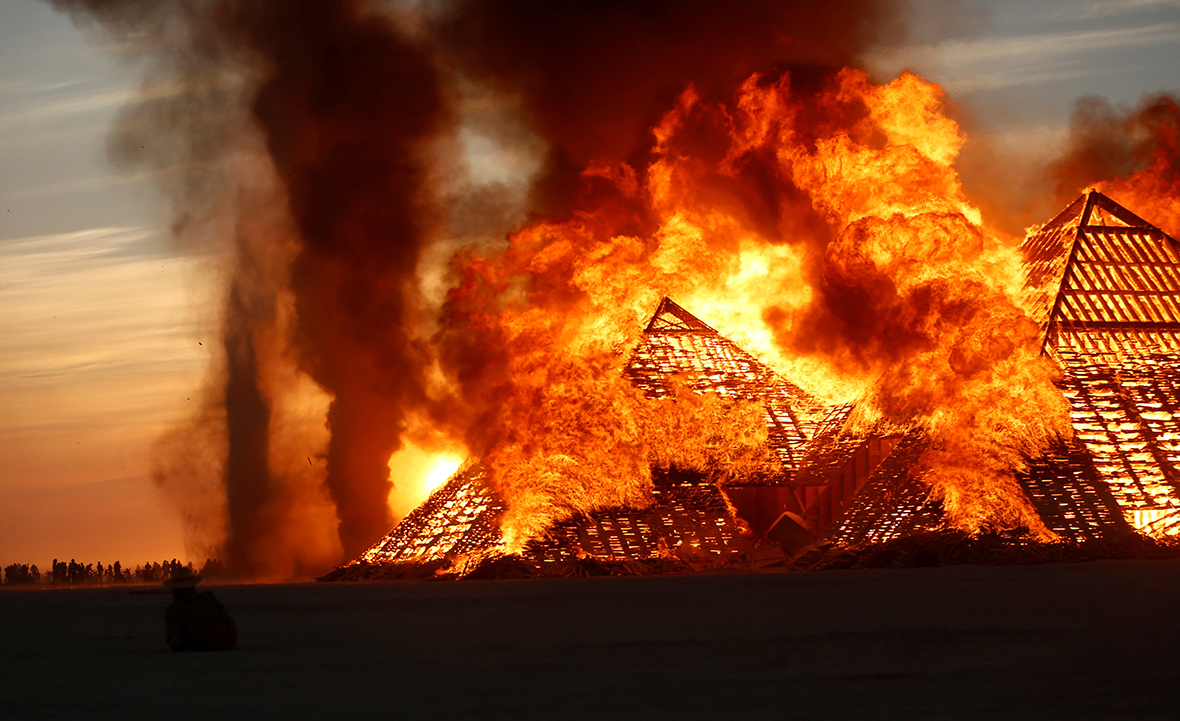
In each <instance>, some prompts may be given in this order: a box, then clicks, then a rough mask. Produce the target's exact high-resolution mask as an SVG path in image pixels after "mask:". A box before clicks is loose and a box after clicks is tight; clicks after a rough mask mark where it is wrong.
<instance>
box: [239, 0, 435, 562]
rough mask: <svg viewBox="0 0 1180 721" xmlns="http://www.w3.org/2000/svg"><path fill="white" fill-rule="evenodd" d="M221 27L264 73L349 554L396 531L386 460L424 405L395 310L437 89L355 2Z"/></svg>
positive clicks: (426, 189)
mask: <svg viewBox="0 0 1180 721" xmlns="http://www.w3.org/2000/svg"><path fill="white" fill-rule="evenodd" d="M232 21H233V25H234V27H235V29H236V30H238V31H240V32H241V33H242V36H243V38H244V39H245V41H246V43H247V44H248V45H249V46H250V48H251V49H252V50H253V51H255V52H256V53H258V55H260V56H261V60H262V62H263V63H264V64H265V65H266V66H269V67H271V68H273V74H272V75H271V76H270V77H269V79H268V80H266V81H265V82H264V83H263V85H262V86H261V88H260V90H259V92H258V95H257V97H256V100H255V103H254V108H253V110H254V115H255V117H256V118H257V121H258V123H259V124H260V126H261V127H262V129H263V131H264V132H265V134H266V138H267V146H268V148H269V150H270V154H271V158H272V160H273V162H274V165H275V168H276V170H277V172H278V176H279V178H280V180H281V182H282V184H283V185H284V186H285V188H286V191H287V195H288V200H289V203H290V211H291V215H292V218H293V219H294V221H295V224H296V226H297V228H298V231H299V235H300V239H301V244H302V250H301V251H300V252H299V254H298V257H297V258H296V260H295V262H294V266H293V268H292V280H291V286H292V290H293V291H294V292H295V295H296V299H297V300H296V303H297V305H296V309H297V312H298V332H297V338H296V344H297V347H296V350H297V353H298V354H299V356H300V358H301V363H302V365H303V367H304V369H305V370H306V371H308V372H309V373H310V374H311V375H312V377H313V378H314V379H315V380H316V381H317V382H318V383H319V384H320V385H321V386H322V387H323V388H324V389H325V390H327V391H328V392H329V393H331V394H332V395H333V396H334V400H333V401H332V406H331V409H330V411H329V414H328V426H329V429H330V431H331V441H330V445H329V449H328V487H329V490H330V492H331V494H332V498H333V500H334V501H335V502H336V506H337V513H338V516H339V519H340V540H341V543H342V545H343V548H344V553H345V556H346V557H348V558H352V557H355V556H356V555H357V554H359V553H360V552H361V551H363V550H364V549H365V548H366V547H367V546H368V545H369V544H371V543H372V542H373V541H375V540H376V539H377V538H379V537H380V536H381V535H382V534H384V533H385V532H387V531H388V530H389V528H390V526H391V525H392V519H391V517H390V513H389V507H388V502H387V497H388V494H389V490H390V484H389V469H388V467H387V462H388V459H389V456H390V454H391V453H393V452H394V451H395V450H397V449H398V448H399V447H400V445H401V440H400V438H401V433H402V431H403V430H404V428H405V425H406V420H407V416H408V414H409V413H411V412H412V411H413V409H414V408H416V407H420V405H421V403H422V402H423V401H424V391H423V382H422V367H423V365H424V363H425V358H426V355H427V351H426V349H425V348H424V347H423V346H422V345H421V344H420V343H419V342H418V341H416V340H415V338H414V337H413V334H412V333H411V332H410V330H409V329H408V322H409V319H408V317H407V311H408V309H409V307H410V306H411V303H412V298H413V294H414V288H415V286H414V283H415V269H416V266H417V263H418V258H419V254H420V251H421V248H422V246H423V244H424V243H426V242H427V240H428V239H429V237H430V236H431V233H432V223H433V222H434V220H435V218H436V216H435V214H434V205H433V203H432V198H431V193H430V184H429V182H428V176H429V172H428V170H429V165H428V163H429V159H428V157H427V148H426V147H425V146H426V144H427V143H428V141H429V140H431V139H432V138H433V137H434V136H435V134H436V133H437V132H438V131H439V130H440V129H441V128H442V127H443V125H444V121H445V120H446V113H445V108H444V103H443V99H442V94H441V92H440V90H439V78H438V76H437V73H436V69H435V66H434V63H433V61H432V58H431V56H430V55H429V53H428V52H427V51H426V50H424V49H423V48H420V47H418V46H416V45H415V44H414V43H413V42H412V41H410V40H409V39H407V38H406V37H405V36H404V35H403V34H401V33H400V32H399V31H398V29H397V28H396V27H395V26H394V25H393V23H392V22H390V21H389V20H388V19H387V18H385V17H383V16H380V15H374V14H370V13H368V12H366V6H365V4H364V3H360V2H325V3H318V2H317V3H310V2H297V3H290V2H270V3H259V2H252V3H243V4H242V5H241V6H240V7H239V8H238V9H237V11H236V12H235V13H234V14H233V16H232Z"/></svg>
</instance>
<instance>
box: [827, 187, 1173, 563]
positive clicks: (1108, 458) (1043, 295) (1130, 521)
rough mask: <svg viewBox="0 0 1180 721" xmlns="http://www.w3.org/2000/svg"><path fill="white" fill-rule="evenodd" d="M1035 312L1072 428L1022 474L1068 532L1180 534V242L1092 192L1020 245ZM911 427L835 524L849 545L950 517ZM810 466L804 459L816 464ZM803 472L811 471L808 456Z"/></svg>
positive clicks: (1047, 513) (1033, 495)
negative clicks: (924, 473) (923, 468)
mask: <svg viewBox="0 0 1180 721" xmlns="http://www.w3.org/2000/svg"><path fill="white" fill-rule="evenodd" d="M1022 251H1023V254H1024V258H1025V262H1024V270H1025V276H1026V283H1025V288H1024V301H1025V304H1026V307H1027V311H1028V313H1029V314H1030V315H1031V316H1032V317H1033V318H1034V319H1035V320H1036V321H1037V322H1038V323H1039V324H1040V327H1041V330H1042V333H1043V344H1044V345H1043V348H1044V353H1045V354H1047V355H1049V356H1050V357H1052V358H1054V359H1055V360H1056V361H1057V362H1058V364H1059V366H1060V368H1061V371H1062V378H1061V381H1060V382H1059V387H1060V388H1061V390H1062V392H1063V393H1064V394H1065V397H1066V398H1067V399H1068V401H1069V403H1070V406H1071V416H1072V421H1073V429H1074V434H1073V436H1072V437H1070V438H1064V439H1061V440H1060V441H1059V442H1057V443H1055V444H1054V446H1053V447H1052V448H1051V449H1050V451H1049V452H1048V453H1046V454H1045V455H1044V456H1042V457H1040V458H1035V459H1029V468H1028V470H1027V471H1026V472H1024V473H1021V474H1019V475H1018V480H1019V481H1020V484H1021V486H1022V487H1023V489H1024V491H1025V493H1026V494H1027V496H1028V498H1029V500H1030V501H1031V503H1032V505H1033V506H1034V507H1035V508H1036V510H1037V512H1038V513H1039V515H1040V516H1041V519H1042V520H1043V521H1044V523H1045V525H1046V526H1047V527H1048V528H1050V529H1051V530H1053V531H1055V532H1056V533H1057V534H1059V535H1060V536H1061V537H1062V538H1064V539H1066V540H1070V541H1086V540H1095V539H1109V538H1125V537H1127V536H1128V535H1131V534H1135V533H1138V534H1141V535H1144V536H1148V537H1151V538H1155V539H1167V538H1175V537H1176V536H1177V535H1180V493H1178V492H1177V491H1178V489H1180V484H1178V483H1177V481H1178V480H1180V245H1178V244H1177V243H1176V241H1175V240H1173V239H1172V238H1170V237H1169V236H1168V235H1167V234H1165V233H1164V232H1163V231H1161V230H1160V229H1159V228H1156V227H1155V226H1152V225H1151V224H1150V223H1148V222H1147V221H1145V220H1143V219H1142V218H1140V217H1139V216H1137V215H1135V214H1134V213H1132V212H1130V211H1129V210H1127V209H1126V208H1123V207H1122V206H1120V205H1118V204H1117V203H1116V202H1114V201H1113V200H1112V199H1110V198H1108V197H1106V196H1105V195H1103V194H1101V193H1099V192H1096V191H1091V192H1088V193H1086V194H1085V195H1083V196H1082V197H1080V198H1078V199H1077V200H1076V201H1074V202H1073V203H1071V204H1070V205H1069V207H1067V208H1066V209H1065V210H1064V211H1062V212H1061V213H1060V214H1059V215H1058V216H1057V217H1055V218H1053V219H1052V220H1051V221H1049V222H1048V223H1046V224H1045V225H1044V226H1042V227H1040V228H1039V229H1036V230H1035V231H1034V232H1031V233H1030V234H1029V235H1028V237H1027V238H1026V239H1025V241H1024V244H1023V246H1022ZM925 443H926V441H925V440H924V439H923V437H922V435H921V433H920V432H918V431H911V432H909V433H907V434H906V435H905V436H904V437H903V438H902V439H901V440H900V442H899V443H897V444H896V446H895V447H894V448H893V451H892V453H890V454H889V456H888V457H887V458H886V459H885V461H884V462H883V463H881V465H880V466H879V467H878V468H877V470H876V471H875V472H874V473H873V475H872V477H871V478H870V479H869V481H868V482H867V483H866V484H865V486H864V488H863V490H862V491H861V492H859V493H858V494H857V495H856V497H855V498H854V499H852V501H851V502H850V503H848V504H847V507H846V508H845V510H844V512H843V514H842V515H841V516H840V517H839V518H838V519H836V521H835V522H834V523H833V524H832V526H831V527H830V528H829V529H828V532H827V533H828V537H829V539H831V540H833V541H835V542H836V543H838V544H841V545H858V544H865V543H881V542H886V541H890V540H894V539H896V538H899V537H901V536H905V535H910V534H915V533H922V532H927V531H931V530H936V529H938V528H939V527H940V526H941V525H942V524H943V522H944V518H943V513H942V509H941V507H940V504H938V503H937V502H935V501H932V500H931V499H930V498H929V489H928V487H927V486H926V485H925V484H924V483H923V482H922V481H921V479H920V478H917V477H915V475H914V473H913V469H914V468H915V466H916V461H917V458H918V456H919V455H920V454H921V451H922V449H923V448H924V444H925ZM805 465H806V464H805ZM804 472H807V468H806V467H805V469H804Z"/></svg>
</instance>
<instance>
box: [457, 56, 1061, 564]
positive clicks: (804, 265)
mask: <svg viewBox="0 0 1180 721" xmlns="http://www.w3.org/2000/svg"><path fill="white" fill-rule="evenodd" d="M941 100H942V92H941V90H940V89H939V88H938V86H936V85H934V84H932V83H929V82H926V81H924V80H922V79H920V78H918V77H916V76H914V75H910V74H905V75H903V76H901V77H899V78H898V79H896V80H894V81H893V82H891V83H888V84H885V85H874V84H873V83H871V82H870V81H869V80H868V79H867V77H866V76H865V75H864V74H863V73H861V72H859V71H855V70H844V71H842V72H840V73H837V74H834V75H833V76H831V77H830V78H829V79H828V80H827V82H826V83H825V84H824V86H823V88H822V89H821V90H819V91H806V92H804V91H800V92H796V91H795V90H794V89H793V88H792V84H791V77H790V76H789V75H787V74H783V75H781V76H778V77H768V76H762V75H755V76H752V77H750V78H749V79H748V80H747V81H746V82H745V83H744V84H743V85H742V86H741V87H740V89H739V90H738V92H737V94H736V96H735V97H734V98H733V99H732V100H731V101H730V102H727V103H706V102H704V101H703V100H702V99H701V98H700V97H699V96H698V94H697V93H696V92H695V91H694V90H693V89H692V88H691V87H690V88H689V89H687V90H686V91H685V92H684V93H683V94H682V95H681V96H680V98H679V100H678V101H677V103H676V105H675V106H674V107H673V108H672V109H671V110H670V111H669V112H668V113H667V114H666V115H665V116H664V117H663V119H662V120H661V121H660V122H659V123H658V124H657V125H656V126H655V128H653V131H652V132H653V145H652V151H651V156H650V161H649V162H648V164H647V166H646V167H645V168H642V170H637V169H636V168H634V167H632V166H629V165H625V164H617V163H616V164H608V163H600V164H595V165H592V166H591V167H590V168H588V169H587V170H586V171H585V172H584V173H583V183H584V188H585V193H584V202H583V204H582V207H581V209H580V210H578V211H577V212H576V213H575V214H574V215H573V217H572V218H571V219H569V220H567V221H564V222H556V221H546V222H541V223H538V224H535V225H533V226H530V227H528V228H525V229H524V230H521V231H519V232H517V233H515V234H513V235H512V236H511V237H510V238H509V239H508V245H507V247H506V248H505V249H504V251H503V253H502V254H501V255H499V256H496V257H494V258H479V259H469V260H467V261H466V262H465V263H464V264H463V265H462V271H463V273H464V278H465V281H464V283H463V284H462V285H461V286H460V288H459V289H458V290H457V291H456V292H455V293H453V294H452V297H451V311H452V314H453V317H454V318H460V317H461V318H463V320H464V322H465V323H466V325H467V327H468V328H478V329H480V330H479V334H480V338H481V340H482V342H484V343H486V344H488V345H489V351H488V355H489V357H495V358H498V359H500V362H499V364H498V365H497V368H498V370H497V371H496V375H495V376H490V375H488V374H487V373H485V375H484V376H483V377H484V378H485V379H487V378H490V377H494V378H496V380H497V381H498V387H499V389H500V390H499V392H498V394H497V395H496V398H495V401H494V402H492V404H491V405H492V406H493V407H491V408H489V412H490V415H491V417H492V418H494V419H495V420H494V422H492V423H490V424H487V425H484V426H480V425H477V427H476V428H475V430H474V431H473V432H471V433H470V434H469V441H470V445H472V449H473V451H475V452H477V453H480V454H484V455H485V457H486V458H488V459H489V464H490V468H491V470H492V475H491V477H492V479H493V483H495V484H496V485H497V487H498V488H499V490H500V491H501V492H502V493H503V494H504V496H505V498H506V499H507V500H508V503H509V506H510V511H509V513H508V516H507V521H506V528H507V529H508V530H507V535H508V537H509V538H510V539H513V545H518V544H519V543H520V542H521V541H522V540H527V538H528V537H530V536H531V535H532V534H535V533H537V532H539V531H540V529H541V528H543V527H544V525H545V523H547V522H548V521H550V520H552V519H553V518H554V517H561V516H563V515H568V514H569V513H573V512H584V511H587V510H591V509H593V508H595V507H601V506H605V505H616V504H643V503H644V502H645V499H646V498H647V497H648V492H649V489H650V475H649V473H648V471H647V468H648V466H649V464H650V463H651V462H652V461H653V460H654V459H655V458H656V457H657V456H658V455H659V454H658V453H655V452H654V450H653V449H667V448H684V449H687V448H690V447H693V445H694V439H695V438H697V437H699V436H701V435H702V430H705V433H704V434H703V435H709V433H710V432H711V429H716V428H722V427H726V428H729V429H731V430H729V431H727V433H728V434H729V437H728V438H727V439H726V441H725V442H726V443H731V442H733V438H734V437H740V438H743V439H745V440H746V441H747V442H745V443H738V444H737V445H736V446H735V447H736V448H737V449H738V450H737V454H738V455H745V456H748V457H755V456H757V450H756V448H755V447H756V445H757V443H756V441H757V431H756V426H758V425H759V423H758V421H757V419H756V418H755V417H754V416H753V415H752V414H749V413H744V411H742V410H741V409H732V410H730V411H727V413H725V414H719V413H718V412H717V410H716V408H706V407H705V406H702V405H701V404H700V403H696V404H694V403H689V402H687V400H686V399H685V398H681V399H679V401H672V402H670V403H665V406H666V407H662V408H655V407H654V406H653V404H654V402H652V401H646V400H643V399H642V398H640V397H639V396H638V395H636V393H635V391H633V390H632V389H630V388H628V387H626V384H625V383H624V382H622V381H621V380H619V379H618V376H619V374H618V372H617V368H618V363H619V359H620V354H621V353H622V352H623V351H624V350H625V349H626V348H627V347H628V346H629V345H630V344H631V343H633V342H634V340H635V337H636V332H637V331H638V329H639V328H640V327H641V323H642V319H643V318H644V316H645V315H646V314H647V313H650V311H651V309H652V308H654V307H655V305H656V301H657V299H658V298H659V297H660V296H662V295H669V296H673V297H676V298H678V299H683V302H685V304H686V305H688V306H689V307H692V308H693V309H694V310H696V311H697V312H698V313H700V314H701V315H702V317H704V318H707V319H708V320H709V322H710V323H712V324H714V325H715V326H716V327H717V328H718V330H720V331H722V332H723V333H726V334H727V335H730V336H731V337H734V338H735V339H737V340H739V341H740V342H741V343H742V344H744V345H746V346H747V347H749V348H750V349H751V350H752V351H754V352H755V353H756V354H758V355H760V356H761V357H763V358H765V359H766V360H768V361H769V362H770V363H771V364H772V365H773V366H775V367H777V368H778V369H779V370H780V371H782V372H783V373H784V374H785V375H786V376H788V377H789V378H791V379H792V380H794V381H795V382H797V383H799V384H800V385H802V386H804V387H805V388H807V389H809V390H811V391H813V392H815V393H816V394H817V395H820V396H821V397H825V398H828V399H830V400H833V401H835V400H850V399H858V398H860V399H863V402H862V403H861V407H860V411H859V417H860V419H861V422H862V423H869V422H871V421H875V420H879V419H885V420H888V421H890V422H893V423H898V424H918V425H919V426H921V427H923V428H924V429H925V430H926V431H927V433H928V434H929V435H930V437H931V440H932V444H931V450H929V451H928V452H927V453H926V454H925V455H924V456H923V458H922V461H921V464H922V467H923V470H924V471H925V474H924V477H925V480H926V481H927V482H928V483H929V484H930V485H931V487H932V491H933V494H934V495H935V496H936V497H937V498H940V499H941V500H942V501H943V502H944V505H945V507H946V509H947V512H948V515H949V517H950V519H951V521H952V523H953V524H954V525H956V526H958V527H959V528H962V529H964V530H968V531H976V530H979V529H980V528H982V527H984V526H991V527H997V528H1020V527H1022V528H1026V529H1030V530H1032V531H1034V532H1036V533H1038V534H1040V535H1041V536H1043V537H1049V536H1050V535H1051V532H1049V531H1048V530H1047V529H1045V528H1044V526H1043V524H1042V523H1041V522H1040V520H1039V518H1038V516H1037V514H1036V513H1035V511H1033V509H1032V508H1031V506H1030V505H1029V503H1028V501H1027V499H1026V498H1025V496H1024V494H1023V493H1022V492H1021V490H1020V488H1019V486H1018V485H1017V483H1016V482H1015V479H1014V473H1015V472H1016V471H1017V470H1019V469H1021V468H1022V463H1023V460H1022V459H1023V456H1024V455H1025V454H1035V453H1036V452H1037V451H1039V450H1041V449H1042V448H1044V447H1045V446H1046V444H1047V443H1048V442H1049V441H1050V440H1052V439H1053V438H1054V437H1055V436H1056V435H1058V434H1061V433H1067V432H1068V429H1069V425H1068V414H1067V407H1066V404H1065V401H1064V400H1063V398H1062V396H1061V394H1060V393H1059V392H1058V391H1057V390H1056V389H1055V388H1054V386H1053V384H1052V379H1053V373H1054V370H1053V368H1052V366H1051V364H1050V363H1049V362H1048V361H1047V360H1045V359H1043V358H1041V357H1040V343H1039V338H1038V329H1037V326H1036V325H1035V324H1034V323H1033V322H1032V321H1031V320H1029V319H1028V318H1027V316H1026V315H1025V314H1024V312H1023V311H1022V310H1021V308H1020V306H1019V305H1018V303H1017V301H1016V300H1015V297H1016V296H1015V293H1016V289H1017V288H1018V287H1019V285H1020V274H1019V273H1020V271H1019V258H1018V256H1017V251H1016V250H1015V249H1014V248H1013V247H1012V246H1011V245H1007V244H1005V243H1004V242H1002V236H1001V235H1000V234H999V233H997V232H993V231H992V230H990V229H989V228H988V227H987V226H986V225H985V224H984V223H983V220H982V218H981V216H980V212H979V211H978V210H977V209H976V208H975V207H973V206H972V205H971V203H970V202H969V201H968V200H967V198H966V197H965V196H964V193H963V191H962V188H961V185H960V183H959V179H958V176H957V174H956V172H955V169H954V161H955V159H956V157H957V154H958V151H959V148H960V147H961V145H962V143H963V136H962V133H961V132H960V131H959V129H958V127H957V126H956V124H955V123H954V122H953V121H952V120H950V119H949V118H947V117H946V116H945V115H943V114H942V113H941ZM721 415H724V416H726V417H725V418H724V420H723V421H722V420H719V418H720V416H721ZM706 417H709V418H712V419H714V422H713V423H712V424H711V425H710V423H709V422H707V419H706ZM653 419H661V423H660V424H658V425H659V428H658V429H655V428H654V427H653V422H652V421H653ZM668 419H672V420H671V421H670V422H669V420H668ZM715 435H716V434H715ZM656 438H659V439H660V443H659V445H657V444H656V443H654V442H653V439H656ZM721 445H724V444H722V443H715V444H714V447H718V446H721ZM673 455H675V454H673ZM665 461H668V462H674V463H675V462H689V463H693V464H697V465H703V466H708V465H709V464H710V463H715V462H716V460H715V459H713V458H710V457H709V454H708V453H699V452H698V453H696V454H695V457H694V458H693V459H692V460H691V461H686V460H685V459H682V458H672V459H665ZM554 508H557V509H559V510H558V511H556V512H554V511H553V509H554Z"/></svg>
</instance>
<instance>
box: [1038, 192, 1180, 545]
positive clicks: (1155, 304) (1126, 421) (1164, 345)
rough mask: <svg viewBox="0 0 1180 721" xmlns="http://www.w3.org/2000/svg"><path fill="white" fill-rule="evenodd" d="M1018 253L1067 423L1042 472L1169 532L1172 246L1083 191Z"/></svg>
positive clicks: (1140, 523) (1176, 355)
mask: <svg viewBox="0 0 1180 721" xmlns="http://www.w3.org/2000/svg"><path fill="white" fill-rule="evenodd" d="M1024 253H1025V259H1026V262H1025V267H1026V270H1027V284H1026V289H1025V292H1026V300H1027V302H1028V305H1029V311H1030V313H1032V314H1033V317H1034V318H1036V319H1037V320H1038V321H1039V322H1040V323H1041V327H1042V329H1043V331H1044V343H1045V352H1046V353H1047V354H1049V355H1050V356H1052V357H1053V358H1055V359H1057V361H1058V363H1059V364H1060V366H1061V369H1062V372H1063V379H1062V382H1061V388H1062V391H1063V392H1064V393H1065V396H1066V398H1067V399H1068V400H1069V402H1070V406H1071V411H1072V417H1073V426H1074V430H1075V438H1073V439H1070V441H1069V443H1068V444H1067V445H1066V446H1063V447H1062V448H1061V449H1059V453H1057V454H1055V457H1054V458H1053V459H1052V460H1053V462H1052V463H1051V464H1049V465H1050V468H1052V473H1051V474H1050V475H1052V477H1054V478H1058V479H1061V480H1067V479H1066V478H1065V476H1067V475H1068V476H1069V479H1068V480H1072V481H1073V482H1074V483H1081V484H1082V485H1083V486H1084V487H1085V490H1091V489H1092V490H1093V492H1094V493H1095V494H1097V495H1098V496H1100V497H1101V498H1103V499H1104V500H1103V502H1104V503H1105V504H1106V507H1105V508H1104V509H1102V512H1103V513H1105V514H1106V515H1107V516H1110V515H1115V516H1118V517H1121V519H1122V520H1123V521H1125V522H1126V523H1127V524H1128V525H1129V526H1131V527H1132V528H1134V529H1135V530H1136V531H1138V532H1139V533H1142V534H1145V535H1148V536H1152V537H1155V538H1165V537H1176V536H1177V535H1180V492H1178V491H1180V244H1177V242H1176V241H1175V240H1174V239H1173V238H1171V237H1170V236H1168V235H1167V234H1166V233H1164V232H1163V231H1162V230H1160V229H1159V228H1157V227H1155V226H1153V225H1151V224H1150V223H1148V222H1147V221H1145V220H1143V219H1142V218H1140V217H1139V216H1137V215H1135V214H1134V213H1132V212H1131V211H1129V210H1127V209H1126V208H1123V207H1122V206H1120V205H1119V204H1117V203H1116V202H1114V201H1113V200H1112V199H1110V198H1108V197H1107V196H1105V195H1103V194H1102V193H1099V192H1097V191H1090V192H1088V193H1086V194H1085V195H1083V196H1082V197H1080V198H1078V199H1077V200H1076V201H1074V202H1073V203H1072V204H1071V205H1070V206H1069V207H1068V208H1066V209H1065V210H1064V211H1062V212H1061V213H1060V214H1059V215H1058V216H1057V217H1056V218H1054V219H1053V220H1051V221H1050V222H1049V223H1047V224H1046V225H1045V226H1044V227H1043V228H1041V229H1040V230H1039V231H1038V232H1036V233H1033V234H1031V235H1030V236H1029V237H1028V239H1027V240H1026V241H1025V244H1024ZM1071 466H1072V468H1073V470H1072V471H1071V472H1069V473H1066V472H1064V471H1062V470H1061V469H1063V468H1066V467H1071ZM1046 472H1048V469H1045V470H1043V471H1042V475H1044V474H1045V473H1046ZM1111 501H1113V503H1114V504H1115V505H1114V506H1113V507H1112V506H1111ZM1098 513H1099V511H1098V509H1095V510H1093V511H1092V512H1091V515H1094V516H1097V515H1098ZM1066 520H1069V519H1065V518H1062V519H1060V521H1062V522H1064V521H1066Z"/></svg>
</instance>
